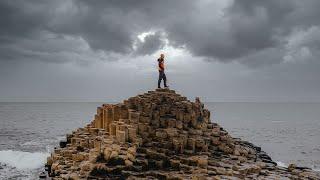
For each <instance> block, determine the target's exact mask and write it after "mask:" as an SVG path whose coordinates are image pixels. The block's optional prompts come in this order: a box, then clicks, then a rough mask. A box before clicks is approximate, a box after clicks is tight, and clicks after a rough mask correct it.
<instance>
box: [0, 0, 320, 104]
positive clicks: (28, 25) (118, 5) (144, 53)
mask: <svg viewBox="0 0 320 180" xmlns="http://www.w3.org/2000/svg"><path fill="white" fill-rule="evenodd" d="M319 9H320V1H319V0H303V1H302V0H235V1H232V0H197V1H195V0H161V1H159V0H157V1H156V0H121V1H119V0H108V1H102V0H101V1H100V0H90V1H88V0H54V1H53V0H41V1H40V0H37V1H36V0H28V1H23V0H1V1H0V24H1V25H0V101H13V100H14V101H30V100H32V101H46V100H50V101H60V100H63V101H120V100H123V99H126V98H128V97H129V96H133V95H136V94H137V93H143V92H145V91H147V90H152V89H155V88H156V86H157V76H158V72H157V62H156V59H157V58H158V56H159V54H160V53H164V54H165V55H166V61H165V63H166V68H167V69H166V74H167V78H168V81H169V85H170V87H171V88H172V89H175V90H177V91H178V92H179V93H182V94H184V95H186V96H188V97H189V98H191V99H193V98H194V97H195V96H200V97H201V98H202V99H204V100H205V101H318V102H320V60H319V55H320V51H319V50H320V10H319Z"/></svg>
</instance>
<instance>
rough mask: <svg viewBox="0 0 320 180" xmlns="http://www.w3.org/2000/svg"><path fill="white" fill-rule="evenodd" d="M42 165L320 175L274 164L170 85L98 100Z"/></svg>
mask: <svg viewBox="0 0 320 180" xmlns="http://www.w3.org/2000/svg"><path fill="white" fill-rule="evenodd" d="M46 168H47V170H48V172H49V175H50V176H52V177H53V179H245V178H246V179H320V174H319V173H316V172H314V171H312V170H310V169H308V168H301V167H296V166H295V165H290V166H289V167H288V168H283V167H278V166H277V164H276V163H275V162H273V161H272V160H271V158H270V157H269V156H268V155H267V154H266V153H265V152H263V151H262V150H261V148H259V147H256V146H254V145H253V144H251V143H249V142H246V141H241V140H240V139H236V138H232V137H231V136H230V135H229V134H228V132H227V131H225V130H224V129H223V128H222V127H220V126H219V125H218V124H216V123H212V122H211V121H210V112H209V111H208V110H207V109H205V108H204V105H203V104H202V103H201V102H200V100H199V99H198V98H196V101H195V102H190V101H189V100H187V98H186V97H183V96H181V95H179V94H176V93H175V91H173V90H169V89H157V90H156V91H149V92H148V93H145V94H142V95H138V96H136V97H131V98H129V99H128V100H125V101H124V102H123V103H119V104H103V105H102V107H99V108H98V110H97V114H96V115H95V117H94V120H93V121H92V123H91V124H89V125H87V126H86V127H84V128H79V129H77V130H75V131H74V132H72V134H68V135H67V141H66V142H61V143H60V148H55V150H54V152H53V153H52V154H51V156H50V157H48V160H47V164H46Z"/></svg>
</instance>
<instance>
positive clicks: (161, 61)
mask: <svg viewBox="0 0 320 180" xmlns="http://www.w3.org/2000/svg"><path fill="white" fill-rule="evenodd" d="M158 70H159V79H158V88H161V86H160V84H161V80H162V79H163V83H164V87H165V88H167V87H169V86H167V77H166V74H165V73H164V54H160V57H159V58H158Z"/></svg>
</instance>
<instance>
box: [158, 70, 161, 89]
mask: <svg viewBox="0 0 320 180" xmlns="http://www.w3.org/2000/svg"><path fill="white" fill-rule="evenodd" d="M161 79H162V73H161V71H159V79H158V88H161V86H160V84H161Z"/></svg>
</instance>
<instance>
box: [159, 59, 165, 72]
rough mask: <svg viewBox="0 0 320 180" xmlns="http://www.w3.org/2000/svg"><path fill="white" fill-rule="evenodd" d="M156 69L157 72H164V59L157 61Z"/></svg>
mask: <svg viewBox="0 0 320 180" xmlns="http://www.w3.org/2000/svg"><path fill="white" fill-rule="evenodd" d="M158 69H159V71H164V59H161V58H159V59H158Z"/></svg>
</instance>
